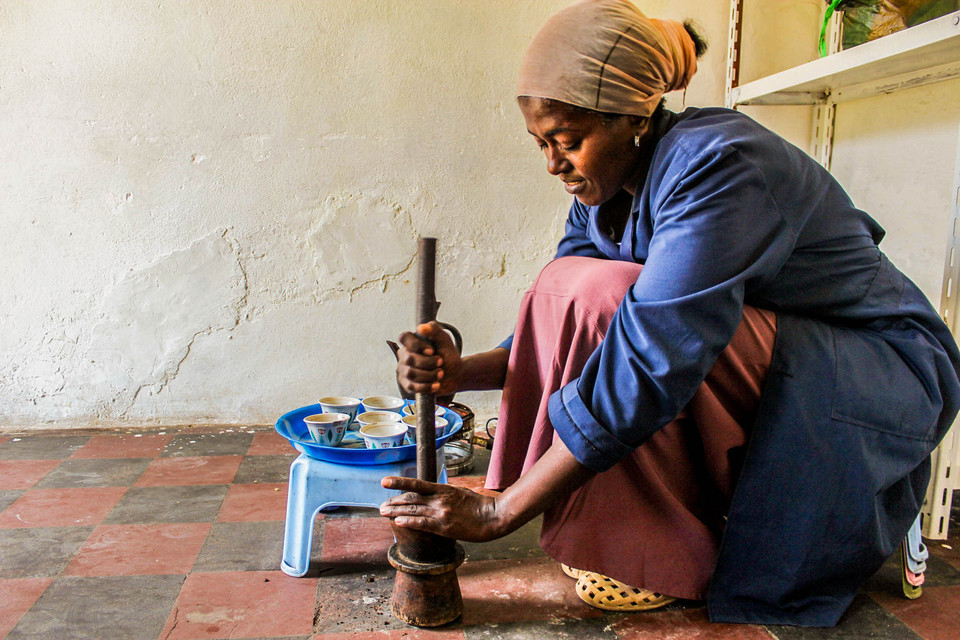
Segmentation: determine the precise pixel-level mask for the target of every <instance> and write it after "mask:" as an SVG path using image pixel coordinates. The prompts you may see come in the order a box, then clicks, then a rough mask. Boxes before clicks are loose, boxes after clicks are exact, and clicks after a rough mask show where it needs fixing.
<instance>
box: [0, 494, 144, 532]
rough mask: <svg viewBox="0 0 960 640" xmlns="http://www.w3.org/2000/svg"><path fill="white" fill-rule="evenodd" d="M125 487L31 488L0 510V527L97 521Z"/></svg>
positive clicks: (81, 525) (75, 525)
mask: <svg viewBox="0 0 960 640" xmlns="http://www.w3.org/2000/svg"><path fill="white" fill-rule="evenodd" d="M126 490H127V488H126V487H97V488H83V489H31V490H30V491H27V492H26V493H24V494H23V495H22V496H20V497H19V498H17V500H16V501H15V502H14V503H13V504H11V505H10V506H9V507H7V508H6V510H5V511H3V513H0V528H2V529H15V528H21V527H89V526H94V525H96V524H99V523H100V521H101V520H103V518H104V516H106V515H107V513H109V512H110V510H111V509H113V507H114V506H115V505H116V504H117V502H118V501H119V500H120V498H121V497H122V496H123V494H124V493H125V492H126Z"/></svg>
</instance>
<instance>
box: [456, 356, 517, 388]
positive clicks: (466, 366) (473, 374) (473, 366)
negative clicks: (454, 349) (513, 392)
mask: <svg viewBox="0 0 960 640" xmlns="http://www.w3.org/2000/svg"><path fill="white" fill-rule="evenodd" d="M509 358H510V352H509V351H507V350H506V349H504V348H502V347H497V348H495V349H491V350H490V351H483V352H481V353H475V354H473V355H469V356H464V357H463V358H462V359H461V360H460V366H461V370H460V376H459V384H458V385H457V386H458V389H457V391H486V390H489V389H503V381H504V379H505V378H506V377H507V360H509Z"/></svg>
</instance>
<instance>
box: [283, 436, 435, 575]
mask: <svg viewBox="0 0 960 640" xmlns="http://www.w3.org/2000/svg"><path fill="white" fill-rule="evenodd" d="M437 470H438V471H439V474H440V478H439V480H438V481H439V482H441V483H443V484H446V482H447V470H446V468H445V467H444V459H443V449H442V448H440V449H439V450H438V451H437ZM386 476H404V477H407V478H416V477H417V461H416V460H406V461H403V462H393V463H389V464H377V465H364V466H361V465H349V464H335V463H333V462H325V461H323V460H317V459H316V458H311V457H310V456H308V455H305V454H300V457H298V458H297V459H296V460H294V461H293V462H292V463H291V464H290V488H289V490H288V493H287V521H286V525H285V527H284V533H283V560H282V561H281V563H280V570H281V571H283V572H284V573H285V574H287V575H288V576H293V577H295V578H299V577H301V576H304V575H306V573H307V570H308V569H309V568H310V549H311V547H312V545H313V521H314V520H315V519H316V517H317V513H319V512H320V510H321V509H324V508H327V507H373V508H376V507H379V506H380V504H381V503H382V502H383V501H384V500H386V499H387V498H390V497H392V496H395V495H398V494H399V493H400V492H399V491H391V490H388V489H384V488H383V487H382V486H380V480H382V479H383V478H385V477H386Z"/></svg>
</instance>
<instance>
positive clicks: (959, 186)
mask: <svg viewBox="0 0 960 640" xmlns="http://www.w3.org/2000/svg"><path fill="white" fill-rule="evenodd" d="M950 208H951V212H952V213H951V215H950V228H949V232H948V233H947V255H946V259H945V261H944V268H943V289H942V290H941V294H940V317H942V318H943V321H944V322H946V323H947V327H948V328H949V329H950V332H951V333H953V335H957V330H958V329H960V324H958V322H957V315H958V314H960V295H957V287H958V285H960V131H958V132H957V160H956V163H955V164H954V174H953V191H952V193H951V198H950ZM930 462H931V468H932V474H931V476H932V477H931V478H930V484H929V486H928V487H927V497H926V500H924V502H923V509H922V512H921V513H922V514H923V535H925V536H926V537H928V538H931V539H934V540H943V539H945V538H946V537H947V531H948V527H949V524H950V507H951V505H952V504H953V491H954V489H960V478H958V476H960V427H957V423H956V422H954V424H953V427H952V428H951V429H950V432H949V433H948V434H947V435H946V437H945V438H944V439H943V441H942V442H941V443H940V446H939V447H937V450H936V451H934V452H933V454H932V455H931V456H930Z"/></svg>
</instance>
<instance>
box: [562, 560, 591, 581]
mask: <svg viewBox="0 0 960 640" xmlns="http://www.w3.org/2000/svg"><path fill="white" fill-rule="evenodd" d="M560 570H561V571H563V572H564V573H565V574H567V575H568V576H570V577H571V578H573V579H574V580H579V579H580V576H582V575H583V574H585V573H586V571H584V570H583V569H574V568H573V567H571V566H570V565H566V564H563V563H562V562H561V563H560Z"/></svg>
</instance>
